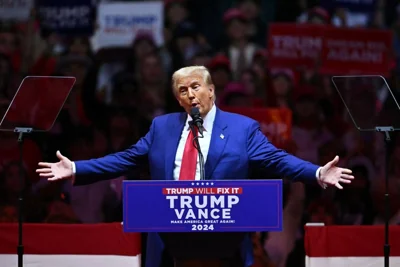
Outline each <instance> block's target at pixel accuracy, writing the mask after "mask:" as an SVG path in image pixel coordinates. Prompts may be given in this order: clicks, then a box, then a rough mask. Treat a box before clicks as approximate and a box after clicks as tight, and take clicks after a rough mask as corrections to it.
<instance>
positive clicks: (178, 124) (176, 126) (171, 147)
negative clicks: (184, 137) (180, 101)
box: [164, 112, 187, 180]
mask: <svg viewBox="0 0 400 267" xmlns="http://www.w3.org/2000/svg"><path fill="white" fill-rule="evenodd" d="M186 118H187V115H186V113H184V112H183V113H180V114H177V115H175V116H171V117H170V119H169V120H168V124H169V125H170V126H169V127H168V130H167V131H166V133H165V134H166V138H165V140H166V142H165V160H164V161H165V179H166V180H173V179H174V164H175V163H174V162H175V156H176V151H177V150H178V145H179V140H180V138H181V134H182V130H183V127H184V126H185V122H186Z"/></svg>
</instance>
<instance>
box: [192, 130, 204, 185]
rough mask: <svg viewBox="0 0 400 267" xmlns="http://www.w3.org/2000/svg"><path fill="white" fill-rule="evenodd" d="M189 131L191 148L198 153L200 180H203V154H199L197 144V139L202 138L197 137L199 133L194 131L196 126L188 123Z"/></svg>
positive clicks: (201, 136) (198, 145) (198, 144)
mask: <svg viewBox="0 0 400 267" xmlns="http://www.w3.org/2000/svg"><path fill="white" fill-rule="evenodd" d="M189 125H190V130H191V131H192V133H193V136H194V138H193V146H194V147H195V148H196V149H197V151H198V153H199V164H200V180H205V174H204V156H203V153H202V152H201V148H200V143H199V138H203V137H204V136H203V135H200V136H199V135H198V134H197V133H198V132H199V131H196V128H195V127H196V126H195V125H194V124H193V123H190V124H189Z"/></svg>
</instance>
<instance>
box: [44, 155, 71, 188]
mask: <svg viewBox="0 0 400 267" xmlns="http://www.w3.org/2000/svg"><path fill="white" fill-rule="evenodd" d="M56 155H57V158H58V159H59V160H60V161H59V162H57V163H48V162H39V167H41V168H38V169H37V170H36V172H37V173H39V176H40V177H42V178H47V180H49V181H57V180H64V179H70V178H72V176H73V171H72V161H70V160H69V159H68V158H67V157H64V156H63V155H61V153H60V151H57V153H56Z"/></svg>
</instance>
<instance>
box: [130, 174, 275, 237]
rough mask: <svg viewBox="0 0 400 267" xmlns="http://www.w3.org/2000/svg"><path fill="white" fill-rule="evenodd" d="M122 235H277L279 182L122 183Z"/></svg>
mask: <svg viewBox="0 0 400 267" xmlns="http://www.w3.org/2000/svg"><path fill="white" fill-rule="evenodd" d="M123 225H124V231H125V232H204V231H207V232H212V231H214V232H255V231H282V180H229V181H228V180H212V181H211V180H207V181H124V184H123Z"/></svg>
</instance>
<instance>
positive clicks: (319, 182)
mask: <svg viewBox="0 0 400 267" xmlns="http://www.w3.org/2000/svg"><path fill="white" fill-rule="evenodd" d="M321 169H322V167H319V168H318V169H317V171H316V173H315V176H316V178H317V181H318V184H319V185H320V186H321V187H322V188H323V189H326V187H327V185H326V184H324V183H322V182H321V180H320V172H321Z"/></svg>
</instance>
